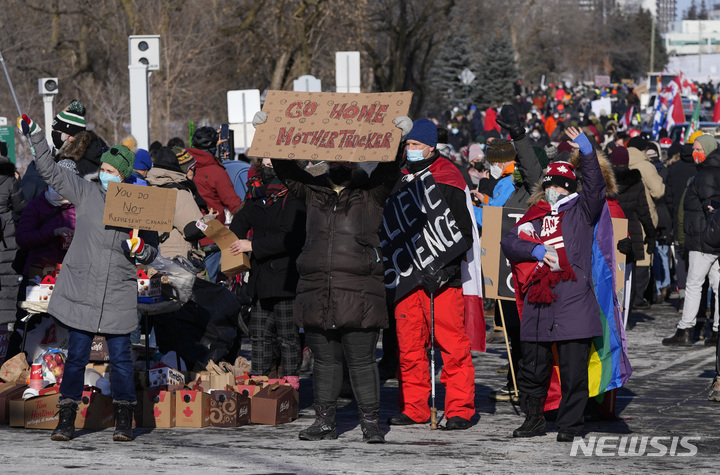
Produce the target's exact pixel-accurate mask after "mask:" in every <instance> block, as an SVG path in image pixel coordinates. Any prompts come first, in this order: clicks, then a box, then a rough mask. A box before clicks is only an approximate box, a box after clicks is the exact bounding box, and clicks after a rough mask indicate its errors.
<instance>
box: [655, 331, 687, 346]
mask: <svg viewBox="0 0 720 475" xmlns="http://www.w3.org/2000/svg"><path fill="white" fill-rule="evenodd" d="M692 331H693V329H692V328H678V329H677V331H676V332H675V334H674V335H673V336H671V337H670V338H665V339H663V341H662V344H663V345H664V346H692V344H693V341H692Z"/></svg>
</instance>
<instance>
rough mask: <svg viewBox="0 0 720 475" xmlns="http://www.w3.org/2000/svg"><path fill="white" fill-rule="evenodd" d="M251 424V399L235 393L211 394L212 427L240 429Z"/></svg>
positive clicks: (219, 392)
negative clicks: (239, 427)
mask: <svg viewBox="0 0 720 475" xmlns="http://www.w3.org/2000/svg"><path fill="white" fill-rule="evenodd" d="M249 423H250V398H249V397H248V396H246V395H244V394H240V393H237V392H235V391H221V390H213V391H211V392H210V425H211V426H213V427H238V426H244V425H247V424H249Z"/></svg>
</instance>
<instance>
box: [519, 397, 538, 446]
mask: <svg viewBox="0 0 720 475" xmlns="http://www.w3.org/2000/svg"><path fill="white" fill-rule="evenodd" d="M525 406H526V407H525V413H526V415H525V422H523V425H521V426H520V427H518V428H517V429H515V430H514V431H513V437H535V436H536V435H545V416H544V415H543V400H542V399H540V398H536V397H530V396H528V398H527V400H526V401H525Z"/></svg>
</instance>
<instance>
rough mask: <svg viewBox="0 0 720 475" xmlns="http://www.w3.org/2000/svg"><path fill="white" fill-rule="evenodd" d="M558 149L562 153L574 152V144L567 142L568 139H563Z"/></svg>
mask: <svg viewBox="0 0 720 475" xmlns="http://www.w3.org/2000/svg"><path fill="white" fill-rule="evenodd" d="M557 151H558V153H561V152H570V153H572V151H573V147H572V145H570V144H569V143H567V142H566V141H562V142H560V143H559V144H558V146H557Z"/></svg>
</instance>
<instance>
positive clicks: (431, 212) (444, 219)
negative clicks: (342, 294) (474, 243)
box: [380, 172, 467, 302]
mask: <svg viewBox="0 0 720 475" xmlns="http://www.w3.org/2000/svg"><path fill="white" fill-rule="evenodd" d="M380 241H381V242H380V246H381V247H382V253H383V264H384V265H385V288H386V289H387V294H388V300H390V301H391V302H397V301H398V300H400V299H401V298H402V297H404V296H405V295H407V294H408V292H410V291H411V290H412V289H414V288H415V287H417V286H418V285H420V283H421V282H422V276H423V275H424V274H430V275H434V274H436V273H437V272H438V271H439V270H440V269H442V268H443V267H444V266H446V265H447V264H449V263H450V262H451V261H452V260H453V259H455V258H456V257H457V256H459V255H461V254H463V253H464V252H465V251H466V250H467V249H466V246H465V243H464V242H463V237H462V234H461V233H460V230H459V229H458V227H457V225H456V224H455V219H454V218H453V216H452V214H451V213H450V208H448V205H447V203H446V202H445V198H444V197H443V195H442V193H441V192H440V189H439V188H438V187H437V183H436V182H435V179H434V178H433V176H432V173H430V172H425V173H424V174H422V175H420V176H419V177H417V178H415V179H414V180H413V181H411V182H409V183H408V184H406V185H405V186H403V187H402V188H401V189H400V190H399V191H398V192H397V193H395V194H394V195H392V196H391V197H390V198H388V200H387V203H386V205H385V211H384V212H383V223H382V226H381V227H380Z"/></svg>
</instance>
